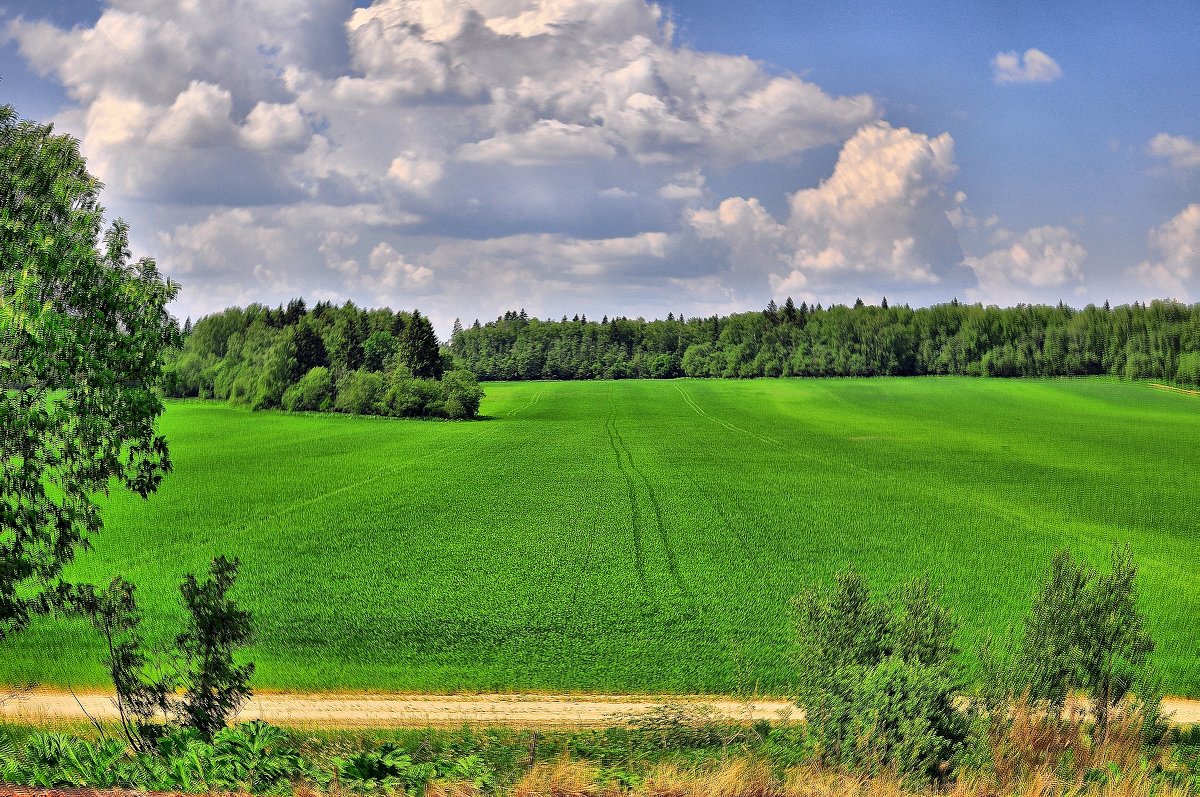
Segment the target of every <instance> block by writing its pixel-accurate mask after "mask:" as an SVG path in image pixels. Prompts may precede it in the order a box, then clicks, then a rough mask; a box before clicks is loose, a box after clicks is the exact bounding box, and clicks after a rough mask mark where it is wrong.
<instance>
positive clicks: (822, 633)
mask: <svg viewBox="0 0 1200 797" xmlns="http://www.w3.org/2000/svg"><path fill="white" fill-rule="evenodd" d="M796 606H797V637H798V656H797V665H798V666H797V672H796V687H797V701H796V702H797V703H798V704H799V705H800V707H801V708H803V709H804V716H805V718H806V721H807V723H808V727H809V729H810V733H811V734H812V736H813V737H814V739H815V740H816V743H817V747H818V751H819V754H820V756H821V757H822V758H823V759H824V760H825V761H827V762H829V763H832V764H836V765H839V766H842V767H845V768H846V769H848V770H855V771H859V770H861V771H866V772H869V773H872V774H877V773H879V772H882V771H884V770H894V771H897V772H899V773H901V774H903V775H904V776H906V777H915V778H925V779H928V778H932V777H936V776H939V775H941V776H944V775H945V774H946V773H947V772H948V767H949V762H950V761H951V760H952V759H953V758H954V755H955V753H956V752H957V750H958V747H959V745H960V744H961V743H962V741H963V739H964V738H965V737H966V730H967V729H966V726H965V721H964V717H963V715H962V714H961V712H959V710H958V709H957V708H956V707H955V704H954V701H955V697H956V695H957V693H958V690H959V689H960V688H961V685H962V675H961V674H960V672H959V671H958V668H957V665H956V663H955V661H954V656H955V654H956V652H957V651H956V649H955V647H954V644H953V635H954V632H955V629H956V623H955V622H954V621H953V619H952V618H951V615H950V612H949V610H948V609H947V608H946V607H945V606H943V605H942V595H941V592H940V591H938V590H935V589H933V588H932V587H931V586H930V584H929V580H928V577H925V578H924V579H918V580H915V581H911V582H909V583H908V584H907V585H906V586H905V587H904V589H903V590H902V592H901V593H900V594H899V595H898V596H895V598H894V599H893V601H892V602H891V604H890V605H889V604H887V603H884V602H881V601H879V600H876V599H874V598H873V597H872V596H871V593H870V590H869V588H868V587H867V584H866V582H865V581H864V580H863V578H862V576H861V575H859V574H858V573H857V572H855V571H853V570H850V571H843V572H841V573H839V574H838V575H837V577H836V579H835V583H834V585H833V586H832V588H821V587H810V588H808V589H807V590H806V591H805V592H803V593H801V595H800V596H798V597H797V599H796Z"/></svg>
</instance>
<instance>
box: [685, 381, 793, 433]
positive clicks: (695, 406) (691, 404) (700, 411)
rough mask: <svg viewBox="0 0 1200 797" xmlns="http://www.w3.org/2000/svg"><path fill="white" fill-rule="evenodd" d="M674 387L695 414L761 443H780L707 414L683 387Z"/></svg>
mask: <svg viewBox="0 0 1200 797" xmlns="http://www.w3.org/2000/svg"><path fill="white" fill-rule="evenodd" d="M675 389H676V390H678V391H679V395H681V396H683V400H684V401H685V402H686V403H687V405H688V406H689V407H691V408H692V410H693V411H695V413H696V414H697V415H699V416H700V417H701V418H706V419H708V420H710V421H712V422H713V423H715V424H717V425H719V426H724V427H725V428H726V429H728V430H729V431H731V432H740V433H741V434H745V435H749V436H750V437H753V438H754V439H755V440H758V441H759V442H761V443H766V444H767V445H772V446H777V445H780V442H779V441H778V440H776V439H775V438H773V437H764V436H763V435H760V434H758V433H757V432H751V431H750V430H749V429H743V428H742V427H740V426H736V425H734V424H732V423H730V422H729V421H725V420H722V419H720V418H718V417H717V416H715V415H711V414H709V413H708V412H706V411H705V410H703V409H701V407H700V405H699V404H697V403H696V402H695V401H694V400H693V399H692V397H691V396H689V395H688V394H687V393H686V392H684V389H683V388H681V387H680V386H679V385H675Z"/></svg>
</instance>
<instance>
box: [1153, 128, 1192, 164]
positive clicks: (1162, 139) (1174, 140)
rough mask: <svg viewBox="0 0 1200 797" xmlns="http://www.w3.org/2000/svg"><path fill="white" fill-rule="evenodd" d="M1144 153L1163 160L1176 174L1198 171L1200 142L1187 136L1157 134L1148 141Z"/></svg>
mask: <svg viewBox="0 0 1200 797" xmlns="http://www.w3.org/2000/svg"><path fill="white" fill-rule="evenodd" d="M1146 151H1147V152H1148V153H1150V154H1151V155H1153V156H1154V157H1156V158H1164V159H1165V160H1166V161H1167V162H1168V163H1169V164H1170V165H1171V168H1172V169H1173V170H1175V171H1176V172H1180V173H1185V172H1190V171H1192V170H1193V169H1200V141H1195V140H1193V139H1190V138H1188V137H1187V136H1172V135H1168V134H1166V133H1159V134H1158V135H1156V136H1155V137H1154V138H1152V139H1150V142H1149V143H1148V144H1147V145H1146Z"/></svg>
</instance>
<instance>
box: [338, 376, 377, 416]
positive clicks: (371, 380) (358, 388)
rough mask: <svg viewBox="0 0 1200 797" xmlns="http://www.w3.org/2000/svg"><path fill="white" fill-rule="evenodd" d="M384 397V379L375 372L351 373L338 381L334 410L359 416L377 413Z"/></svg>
mask: <svg viewBox="0 0 1200 797" xmlns="http://www.w3.org/2000/svg"><path fill="white" fill-rule="evenodd" d="M382 397H383V377H382V376H381V375H380V374H377V373H375V372H374V371H351V372H349V373H347V374H346V375H345V376H343V377H342V378H341V379H339V380H338V383H337V398H335V399H334V402H333V408H334V409H335V410H337V411H338V412H348V413H352V414H357V415H373V414H375V413H377V412H378V411H379V410H378V405H379V400H380V399H381V398H382Z"/></svg>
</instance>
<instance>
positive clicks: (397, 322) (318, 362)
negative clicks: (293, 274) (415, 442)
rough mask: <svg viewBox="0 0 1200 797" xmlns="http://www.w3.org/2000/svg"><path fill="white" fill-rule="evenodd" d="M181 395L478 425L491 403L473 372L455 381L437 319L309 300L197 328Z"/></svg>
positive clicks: (183, 362)
mask: <svg viewBox="0 0 1200 797" xmlns="http://www.w3.org/2000/svg"><path fill="white" fill-rule="evenodd" d="M168 376H169V380H168V381H169V385H170V389H171V393H172V395H175V396H199V397H201V398H217V399H222V400H228V401H229V402H230V403H232V404H239V405H245V406H249V407H250V408H251V409H256V410H257V409H270V408H276V407H282V408H283V409H286V410H296V411H299V410H320V411H327V410H336V411H338V412H345V413H352V414H356V415H388V416H392V417H441V418H455V419H462V418H473V417H475V415H476V413H477V412H478V410H479V401H480V399H481V398H482V396H483V393H482V391H481V390H480V388H479V384H478V382H477V381H476V379H475V377H474V376H473V375H472V374H471V373H469V372H459V371H453V370H452V369H451V370H450V371H449V372H447V368H446V363H445V362H443V357H442V353H441V350H440V347H439V346H438V342H437V337H436V336H435V335H434V332H433V325H432V324H431V323H430V322H429V319H428V318H426V317H425V316H423V315H421V314H420V312H419V311H416V310H414V311H413V312H411V313H404V312H400V313H393V312H392V311H391V310H388V309H377V310H363V309H359V308H358V307H356V306H355V305H354V304H353V303H351V302H346V303H345V304H343V305H342V306H340V307H335V306H333V305H331V304H329V303H327V302H322V303H319V304H317V305H316V306H314V307H313V308H312V310H309V309H308V308H307V306H306V305H305V303H304V300H302V299H294V300H292V301H291V302H290V303H289V304H288V306H287V308H286V309H285V308H284V307H283V306H280V307H279V308H277V309H271V308H268V307H263V306H262V305H258V304H252V305H250V306H249V307H246V308H245V309H241V308H230V309H228V310H225V311H224V312H221V313H216V314H214V315H210V316H206V317H204V318H201V319H200V320H199V321H197V322H196V323H195V324H194V325H193V326H192V327H191V331H190V332H189V334H188V335H187V337H186V338H185V339H184V342H183V346H182V348H181V349H179V350H178V351H175V352H173V353H172V355H171V361H170V363H169V368H168Z"/></svg>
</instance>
